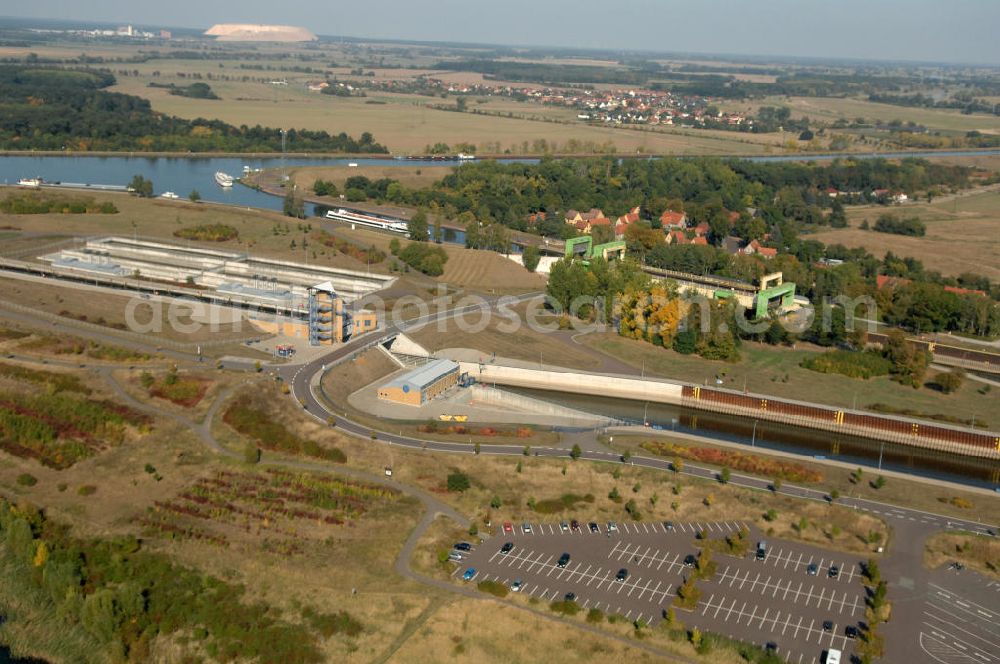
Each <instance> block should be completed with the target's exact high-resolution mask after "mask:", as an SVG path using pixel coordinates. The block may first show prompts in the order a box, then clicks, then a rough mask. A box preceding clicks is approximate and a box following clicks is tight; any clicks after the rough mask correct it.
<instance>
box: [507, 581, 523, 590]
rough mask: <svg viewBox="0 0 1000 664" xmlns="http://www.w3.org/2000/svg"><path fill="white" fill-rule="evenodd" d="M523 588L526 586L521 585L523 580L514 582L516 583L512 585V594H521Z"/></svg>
mask: <svg viewBox="0 0 1000 664" xmlns="http://www.w3.org/2000/svg"><path fill="white" fill-rule="evenodd" d="M523 587H524V584H523V583H521V579H517V580H516V581H514V583H512V584H510V591H511V592H512V593H519V592H521V588H523Z"/></svg>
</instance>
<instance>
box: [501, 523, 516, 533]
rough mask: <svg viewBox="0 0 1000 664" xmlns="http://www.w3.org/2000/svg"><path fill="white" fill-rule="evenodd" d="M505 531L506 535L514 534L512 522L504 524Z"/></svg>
mask: <svg viewBox="0 0 1000 664" xmlns="http://www.w3.org/2000/svg"><path fill="white" fill-rule="evenodd" d="M503 531H504V532H505V533H512V532H514V526H512V525H511V523H510V521H505V522H504V524H503Z"/></svg>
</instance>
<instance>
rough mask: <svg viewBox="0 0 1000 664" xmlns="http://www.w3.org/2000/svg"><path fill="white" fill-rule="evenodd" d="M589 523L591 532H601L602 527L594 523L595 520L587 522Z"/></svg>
mask: <svg viewBox="0 0 1000 664" xmlns="http://www.w3.org/2000/svg"><path fill="white" fill-rule="evenodd" d="M587 525H588V526H590V532H592V533H599V532H601V527H600V526H598V525H597V524H596V523H594V522H593V521H591V522H590V523H589V524H587Z"/></svg>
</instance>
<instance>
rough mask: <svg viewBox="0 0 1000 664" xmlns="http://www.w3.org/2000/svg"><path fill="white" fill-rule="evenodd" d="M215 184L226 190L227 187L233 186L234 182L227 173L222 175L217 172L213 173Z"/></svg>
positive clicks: (220, 172)
mask: <svg viewBox="0 0 1000 664" xmlns="http://www.w3.org/2000/svg"><path fill="white" fill-rule="evenodd" d="M215 182H216V184H218V185H219V186H220V187H224V188H226V189H228V188H229V187H232V186H233V182H234V180H233V176H232V175H229V174H227V173H223V172H222V171H217V172H216V173H215Z"/></svg>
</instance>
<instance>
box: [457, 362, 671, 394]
mask: <svg viewBox="0 0 1000 664" xmlns="http://www.w3.org/2000/svg"><path fill="white" fill-rule="evenodd" d="M480 368H481V369H482V370H481V371H480ZM461 371H462V372H467V373H468V374H469V375H470V376H472V377H473V378H475V379H476V380H477V381H479V382H480V383H485V384H487V385H490V384H494V383H495V384H497V385H513V386H515V387H530V388H535V389H540V390H558V391H560V392H572V393H574V394H589V395H593V396H605V397H617V398H620V399H638V400H641V401H654V402H657V403H670V404H680V403H681V402H682V400H683V394H682V386H681V385H680V384H675V383H667V382H662V381H656V380H651V379H640V378H626V377H623V376H599V375H594V374H586V373H576V372H568V371H567V372H563V371H548V370H540V369H520V368H516V367H502V366H497V365H495V364H482V365H480V364H477V363H475V362H462V363H461Z"/></svg>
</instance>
